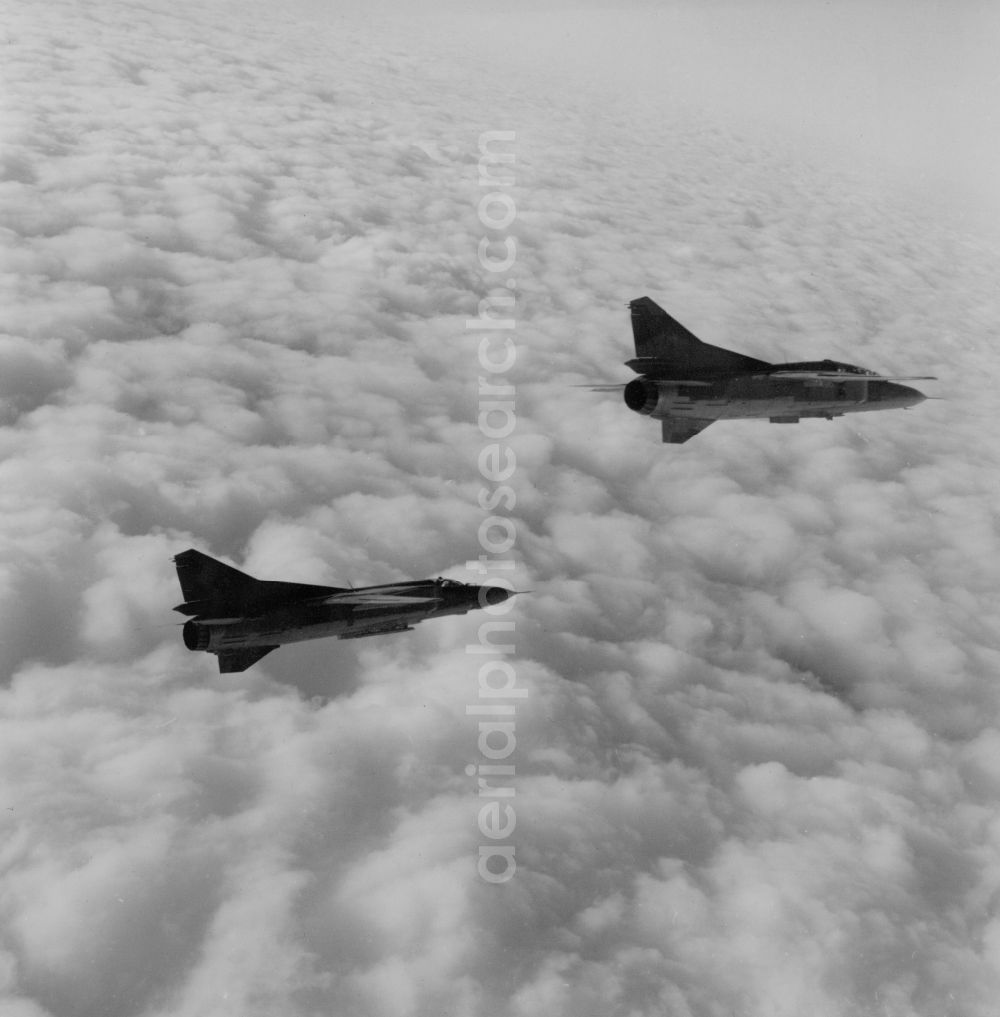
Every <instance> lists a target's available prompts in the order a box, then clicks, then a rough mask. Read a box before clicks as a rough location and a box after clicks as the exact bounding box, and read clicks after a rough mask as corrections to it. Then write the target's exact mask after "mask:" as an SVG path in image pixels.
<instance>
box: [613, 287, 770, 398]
mask: <svg viewBox="0 0 1000 1017" xmlns="http://www.w3.org/2000/svg"><path fill="white" fill-rule="evenodd" d="M628 306H629V310H630V311H631V312H632V335H633V337H634V339H635V353H636V357H637V358H638V361H632V362H630V366H633V367H634V368H635V369H636V370H637V371H640V372H641V373H643V374H649V375H650V376H651V377H655V376H656V375H658V374H662V375H664V376H665V377H675V378H685V379H688V378H690V379H696V378H699V377H702V376H705V375H717V374H742V373H745V372H751V371H759V370H761V369H762V368H765V367H770V366H771V365H770V364H768V363H767V362H766V361H763V360H756V359H755V358H754V357H745V356H743V354H742V353H734V352H733V351H732V350H724V349H722V347H721V346H711V345H709V344H708V343H704V342H702V341H701V340H700V339H699V338H698V337H697V336H696V335H694V334H693V333H692V332H689V331H688V330H687V329H686V328H685V327H684V326H683V325H682V324H681V323H680V322H679V321H676V320H675V319H674V318H671V317H670V315H669V314H667V312H666V311H664V310H663V308H662V307H660V306H659V305H658V304H656V303H655V302H654V301H652V300H650V299H649V297H639V298H638V299H637V300H633V301H632V302H631V303H630V304H629V305H628Z"/></svg>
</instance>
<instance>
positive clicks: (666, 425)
mask: <svg viewBox="0 0 1000 1017" xmlns="http://www.w3.org/2000/svg"><path fill="white" fill-rule="evenodd" d="M712 423H715V421H713V420H706V419H705V418H704V417H664V418H663V420H662V421H661V424H662V426H663V440H664V442H666V443H667V444H670V445H683V444H684V442H686V441H687V440H688V439H689V438H693V437H694V436H695V435H696V434H700V433H701V432H702V431H704V430H705V428H706V427H708V425H709V424H712Z"/></svg>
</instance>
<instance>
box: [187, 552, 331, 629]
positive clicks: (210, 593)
mask: <svg viewBox="0 0 1000 1017" xmlns="http://www.w3.org/2000/svg"><path fill="white" fill-rule="evenodd" d="M174 565H175V566H176V567H177V578H178V580H179V581H180V584H181V591H182V592H183V594H184V601H185V602H184V603H183V604H178V605H177V607H175V608H174V610H175V611H178V612H179V613H180V614H187V615H203V616H204V615H213V614H214V615H230V614H232V615H240V616H242V615H254V614H260V613H262V612H264V611H270V610H274V609H275V608H279V607H283V606H285V605H287V604H292V603H296V602H298V601H302V600H309V599H318V598H320V597H327V596H330V595H331V594H335V593H343V592H345V591H344V590H343V589H342V588H341V587H339V586H313V585H312V584H310V583H283V582H276V581H274V580H272V579H254V577H253V576H248V575H247V574H246V573H245V572H240V570H239V569H234V568H233V567H232V565H224V564H223V563H222V562H221V561H216V559H215V558H210V557H209V556H208V555H207V554H202V553H201V551H195V550H193V549H192V550H190V551H182V552H181V553H180V554H178V555H176V556H175V557H174Z"/></svg>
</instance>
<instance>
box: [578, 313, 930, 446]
mask: <svg viewBox="0 0 1000 1017" xmlns="http://www.w3.org/2000/svg"><path fill="white" fill-rule="evenodd" d="M629 309H630V311H631V312H632V332H633V336H634V338H635V354H636V355H635V359H634V360H629V361H626V366H627V367H631V368H632V370H633V371H635V372H636V373H637V374H638V375H639V377H638V378H633V379H632V381H630V382H628V384H626V385H596V386H592V387H593V389H594V391H599V392H601V391H603V392H609V391H618V390H622V389H623V390H624V393H623V394H624V396H625V405H626V406H628V408H629V409H630V410H634V411H635V412H636V413H641V414H644V415H646V416H649V417H653V419H655V420H659V421H661V426H662V429H663V440H664V441H665V442H670V443H672V444H675V445H679V444H681V443H682V442H685V441H687V440H688V439H689V438H693V437H694V436H695V435H696V434H698V433H699V432H700V431H703V430H704V429H705V428H706V427H708V425H709V424H711V423H713V422H714V421H716V420H730V419H737V418H738V419H745V418H753V417H758V418H759V417H767V418H768V420H770V421H771V423H772V424H797V423H798V422H799V421H800V420H802V419H803V418H805V417H822V418H823V419H825V420H833V418H834V417H840V416H843V415H844V414H845V413H860V412H864V411H869V410H892V409H898V408H901V407H902V408H906V407H908V406H914V405H916V404H917V403H920V402H923V401H924V399H926V398H927V397H926V396H925V395H924V394H923V393H922V392H918V391H917V390H916V389H914V388H909V387H908V386H906V385H899V384H897V382H900V381H918V380H932V379H931V378H930V377H929V376H923V378H922V379H921V378H916V377H899V378H887V377H883V376H882V375H879V374H876V373H875V372H874V371H868V370H866V369H865V368H863V367H855V366H854V365H853V364H842V363H839V362H838V361H835V360H810V361H802V362H800V363H793V364H769V363H767V362H766V361H764V360H757V359H755V358H754V357H747V356H744V355H743V354H741V353H734V352H732V351H731V350H725V349H722V348H721V347H719V346H710V345H709V344H708V343H704V342H702V341H701V340H700V339H698V338H697V337H696V336H694V335H692V333H690V332H689V331H688V330H687V329H686V328H685V327H684V326H683V325H681V324H680V322H678V321H675V320H674V319H673V318H671V317H670V315H669V314H667V312H666V311H664V310H663V308H662V307H659V306H658V305H657V304H655V303H654V302H653V301H652V300H650V299H649V297H640V298H639V299H638V300H633V301H632V302H631V303H630V304H629Z"/></svg>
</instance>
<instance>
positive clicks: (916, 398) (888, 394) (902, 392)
mask: <svg viewBox="0 0 1000 1017" xmlns="http://www.w3.org/2000/svg"><path fill="white" fill-rule="evenodd" d="M925 399H927V397H926V396H925V395H924V393H922V392H918V391H917V390H916V388H910V387H909V385H905V384H896V383H895V382H892V381H889V382H887V383H886V387H885V393H884V395H883V397H882V402H884V403H888V404H889V405H890V406H899V407H906V406H917V404H918V403H923V402H924V400H925Z"/></svg>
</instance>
